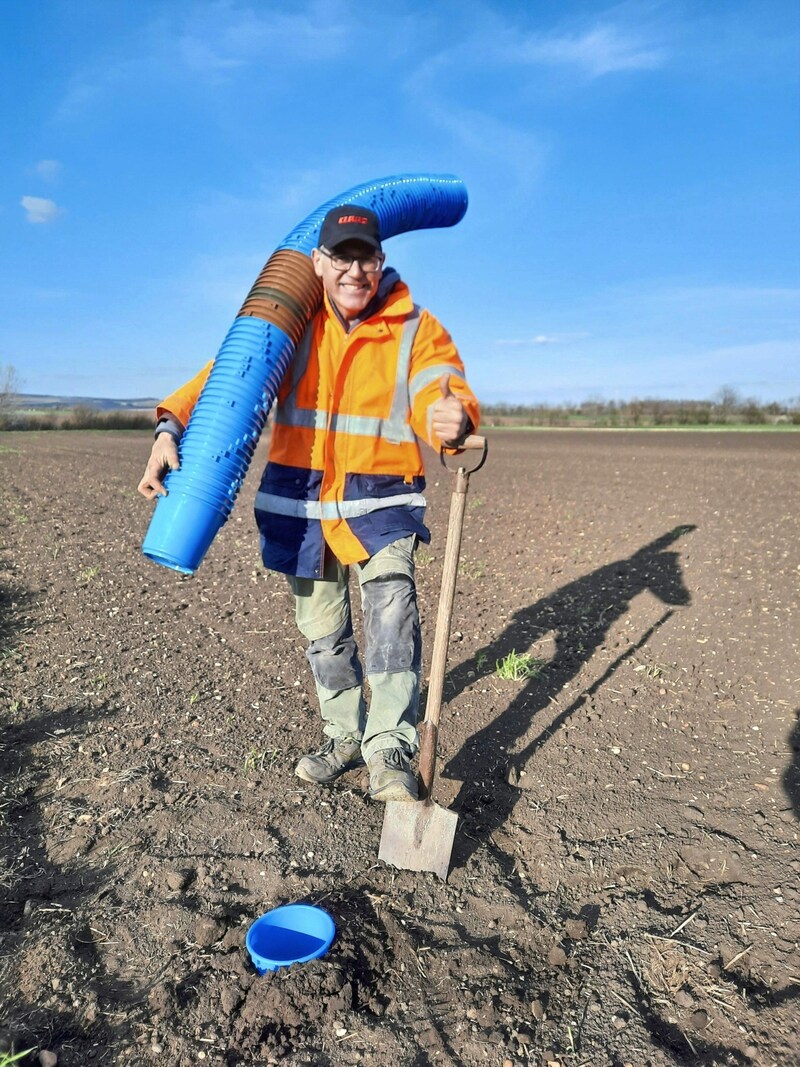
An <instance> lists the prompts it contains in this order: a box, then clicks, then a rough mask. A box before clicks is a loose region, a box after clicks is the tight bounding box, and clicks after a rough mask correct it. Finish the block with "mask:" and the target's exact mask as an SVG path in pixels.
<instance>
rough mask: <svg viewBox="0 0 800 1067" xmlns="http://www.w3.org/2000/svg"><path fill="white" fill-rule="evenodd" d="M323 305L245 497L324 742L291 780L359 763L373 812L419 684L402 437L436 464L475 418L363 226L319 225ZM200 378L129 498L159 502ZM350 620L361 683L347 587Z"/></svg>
mask: <svg viewBox="0 0 800 1067" xmlns="http://www.w3.org/2000/svg"><path fill="white" fill-rule="evenodd" d="M311 258H312V262H313V265H314V270H315V272H316V274H317V276H318V277H319V278H321V280H322V286H323V290H324V297H323V305H322V307H321V308H320V310H319V312H318V313H317V314H316V315H315V316H314V318H313V320H312V321H311V323H310V324H309V326H308V329H307V330H306V332H305V334H304V336H303V339H302V340H301V342H300V343H299V345H298V347H297V351H296V352H295V353H294V356H293V359H292V363H291V365H290V367H289V370H288V371H287V373H286V375H285V377H284V380H283V382H282V384H281V387H280V389H279V391H278V397H277V405H276V410H275V423H274V427H273V430H272V438H271V442H270V451H269V462H268V464H267V467H266V470H265V471H264V475H263V478H262V481H261V487H260V491H259V492H258V494H257V496H256V503H255V513H256V521H257V523H258V526H259V530H260V533H261V551H262V557H263V560H264V564H265V566H267V567H269V568H271V569H273V570H277V571H282V572H283V573H285V574H286V575H287V576H288V579H289V584H290V586H291V588H292V591H293V593H294V596H295V609H296V619H297V625H298V627H299V629H300V631H301V632H302V633H303V635H304V636H305V637H306V638H307V640H308V642H309V645H308V650H307V653H306V655H307V658H308V661H309V663H310V665H311V669H312V672H313V675H314V680H315V684H316V689H317V694H318V697H319V702H320V710H321V714H322V719H323V721H324V724H325V725H324V729H323V732H324V734H325V735H326V737H327V741H326V743H325V744H324V745H323V747H322V748H321V749H320V750H319V751H317V752H314V753H311V754H309V755H307V756H304V757H303V758H302V759H301V760H300V761H299V763H298V764H297V767H296V773H297V775H298V776H299V777H300V778H302V779H303V780H304V781H307V782H312V783H315V784H323V783H329V782H332V781H334V780H335V779H336V778H338V777H339V776H340V775H341V774H343V773H345V772H346V771H348V770H351V769H352V768H354V767H357V766H360V765H362V764H363V762H364V760H366V764H367V767H368V770H369V792H370V796H371V797H373V798H374V799H376V800H381V801H387V800H416V799H417V783H416V778H415V776H414V774H413V773H412V771H411V768H410V759H411V758H412V757H413V755H414V754H415V752H416V749H417V732H416V722H417V711H418V705H419V687H420V670H421V647H420V629H419V615H418V611H417V602H416V588H415V583H414V551H415V548H416V545H417V543H418V542H419V541H424V542H428V541H429V540H430V534H429V532H428V530H427V528H426V527H425V525H424V523H423V518H424V513H425V498H424V496H423V495H422V492H423V490H424V488H425V479H424V467H423V462H422V456H421V454H420V450H419V444H418V438H422V439H424V440H425V441H427V442H428V444H430V445H431V446H432V447H433V448H434V449H436V450H437V451H438V450H439V449H440V448H448V449H452V448H455V447H457V446H458V444H459V442H460V441H462V440H463V438H464V437H465V436H466V435H467V434H468V433H471V432H472V431H473V430H474V429H475V428H477V424H478V403H477V401H476V399H475V397H474V396H473V394H472V392H471V391H470V389H469V387H468V386H467V384H466V381H465V380H464V369H463V364H462V362H461V359H460V357H459V355H458V352H457V351H456V349H455V346H454V345H453V342H452V340H451V339H450V336H449V334H448V333H447V332H446V331H445V330H444V329H443V327H442V326H441V325H440V324H439V322H437V320H436V319H435V318H434V317H433V316H432V315H431V314H430V313H429V312H427V311H421V310H420V309H419V308H418V307H416V305H414V303H413V302H412V300H411V296H410V293H409V291H408V288H407V286H406V285H405V284H404V283H403V282H402V281H401V280H400V277H399V275H398V274H397V272H396V271H395V270H393V269H391V268H387V269H384V258H385V257H384V254H383V249H382V246H381V239H380V231H379V221H378V217H377V216H376V215H375V213H374V212H372V211H370V210H368V209H367V208H363V207H360V206H357V205H352V204H351V205H344V206H342V207H338V208H334V209H333V210H332V211H330V212H328V214H327V215H326V216H325V219H324V221H323V223H322V227H321V229H320V236H319V247H318V248H315V249H314V250H313V251H312V253H311ZM202 378H203V374H202V372H201V375H198V378H196V379H193V381H192V382H190V383H188V384H187V385H186V386H183V387H182V388H181V389H178V390H177V391H176V392H175V393H173V394H172V395H171V396H169V397H167V399H166V400H164V402H163V403H162V404H161V405H160V406H159V409H158V418H159V422H158V425H157V427H156V441H155V444H154V446H153V449H152V452H151V455H150V460H149V462H148V464H147V469H146V471H145V474H144V477H143V478H142V480H141V482H140V484H139V491H140V492H141V493H142V494H143V495H144V496H146V497H147V498H148V499H153V498H154V497H155V496H157V495H158V494H159V493H164V492H165V490H164V487H163V485H162V481H161V479H162V477H163V475H164V472H165V471H166V469H167V468H175V467H177V466H178V454H177V447H176V445H177V440H178V439H179V438H180V434H181V433H182V432H183V427H184V425H185V422H186V421H187V419H188V415H189V413H190V412H191V408H192V406H193V405H194V403H195V402H196V399H197V396H198V395H199V392H200V386H201V382H199V381H198V379H202ZM350 570H353V571H354V573H355V576H356V578H357V579H358V583H359V588H360V592H361V601H362V606H363V612H364V636H365V644H366V648H365V665H366V674H367V681H368V682H369V688H370V691H371V701H370V708H369V714H367V707H366V702H365V699H364V693H363V672H362V668H361V664H360V661H359V657H358V652H357V649H356V645H355V640H354V637H353V627H352V620H351V614H350V598H349V588H348V579H349V573H350Z"/></svg>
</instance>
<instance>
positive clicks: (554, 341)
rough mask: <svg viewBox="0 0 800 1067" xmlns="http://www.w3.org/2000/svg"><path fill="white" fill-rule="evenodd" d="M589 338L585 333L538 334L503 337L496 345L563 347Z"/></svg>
mask: <svg viewBox="0 0 800 1067" xmlns="http://www.w3.org/2000/svg"><path fill="white" fill-rule="evenodd" d="M588 336H589V335H588V334H587V333H585V332H583V331H575V332H573V333H560V334H552V333H537V334H536V335H535V336H534V337H501V338H498V339H497V340H496V341H495V344H497V345H510V346H514V347H527V346H528V345H561V344H565V343H567V342H569V341H576V340H580V339H582V338H584V337H588Z"/></svg>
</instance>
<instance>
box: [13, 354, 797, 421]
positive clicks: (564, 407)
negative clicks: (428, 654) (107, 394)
mask: <svg viewBox="0 0 800 1067" xmlns="http://www.w3.org/2000/svg"><path fill="white" fill-rule="evenodd" d="M481 413H482V420H483V425H484V426H486V427H491V426H508V427H513V426H552V427H570V426H571V427H585V428H593V429H611V428H619V429H630V428H639V427H659V426H660V427H671V426H677V427H680V426H683V427H689V426H720V427H723V426H782V425H783V426H800V397H796V398H794V399H793V400H790V401H788V402H787V403H778V402H777V401H773V402H771V403H768V404H763V403H760V402H759V401H757V400H755V399H753V398H752V397H742V396H740V395H739V393H737V392H736V390H735V389H732V388H729V387H725V388H723V389H721V390H720V391H719V392H718V393H717V394H716V396H715V397H713V399H711V400H660V399H658V398H656V397H645V398H643V399H641V400H639V399H634V400H602V399H589V400H584V401H583V402H582V403H580V404H544V403H542V404H483V405H481ZM152 425H153V416H152V413H150V412H138V411H124V410H123V411H101V410H100V409H98V408H93V407H92V406H91V405H89V404H80V405H77V406H75V407H71V408H62V409H58V410H49V411H45V410H35V411H30V410H26V409H25V408H23V407H21V405H20V397H19V378H18V375H17V372H16V370H15V368H14V367H12V366H3V365H0V430H140V429H141V430H147V429H151V428H152Z"/></svg>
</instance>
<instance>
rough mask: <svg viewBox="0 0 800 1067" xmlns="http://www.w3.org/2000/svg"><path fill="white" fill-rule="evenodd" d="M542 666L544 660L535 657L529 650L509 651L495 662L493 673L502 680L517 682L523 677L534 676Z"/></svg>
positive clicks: (539, 671)
mask: <svg viewBox="0 0 800 1067" xmlns="http://www.w3.org/2000/svg"><path fill="white" fill-rule="evenodd" d="M543 666H544V660H541V659H536V657H535V656H532V655H531V653H530V652H516V651H511V652H509V654H508V655H507V656H505V657H504V658H503V659H499V660H498V661H497V664H496V670H495V674H496V675H497V677H498V678H502V679H503V681H504V682H519V681H521V680H522V679H523V678H536V677H537V676H538V675H539V674H540V673H541V670H542V667H543Z"/></svg>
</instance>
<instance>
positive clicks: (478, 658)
mask: <svg viewBox="0 0 800 1067" xmlns="http://www.w3.org/2000/svg"><path fill="white" fill-rule="evenodd" d="M488 659H489V653H488V652H487V651H486V649H485V648H479V649H478V651H477V652H476V653H475V666H476V667H477V668H478V670H479V671H482V670H483V668H484V667H485V666H486V661H487V660H488Z"/></svg>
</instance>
